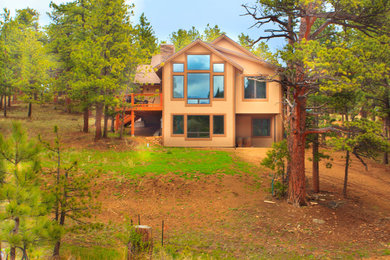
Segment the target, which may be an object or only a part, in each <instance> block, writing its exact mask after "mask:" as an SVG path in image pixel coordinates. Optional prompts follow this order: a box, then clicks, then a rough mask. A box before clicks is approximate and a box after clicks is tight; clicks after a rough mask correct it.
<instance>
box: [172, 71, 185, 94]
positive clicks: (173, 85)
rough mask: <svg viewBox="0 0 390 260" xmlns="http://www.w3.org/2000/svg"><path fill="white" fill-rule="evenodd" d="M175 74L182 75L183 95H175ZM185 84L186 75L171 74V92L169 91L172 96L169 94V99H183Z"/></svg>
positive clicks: (180, 75)
mask: <svg viewBox="0 0 390 260" xmlns="http://www.w3.org/2000/svg"><path fill="white" fill-rule="evenodd" d="M176 76H179V77H183V97H175V80H174V78H175V77H176ZM185 86H186V77H185V75H183V74H173V75H172V93H171V94H172V96H171V99H172V100H184V99H185V97H186V88H185Z"/></svg>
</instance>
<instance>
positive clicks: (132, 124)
mask: <svg viewBox="0 0 390 260" xmlns="http://www.w3.org/2000/svg"><path fill="white" fill-rule="evenodd" d="M134 118H135V116H134V110H131V136H134Z"/></svg>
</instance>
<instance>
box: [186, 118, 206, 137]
mask: <svg viewBox="0 0 390 260" xmlns="http://www.w3.org/2000/svg"><path fill="white" fill-rule="evenodd" d="M187 137H188V138H210V116H195V115H193V116H187Z"/></svg>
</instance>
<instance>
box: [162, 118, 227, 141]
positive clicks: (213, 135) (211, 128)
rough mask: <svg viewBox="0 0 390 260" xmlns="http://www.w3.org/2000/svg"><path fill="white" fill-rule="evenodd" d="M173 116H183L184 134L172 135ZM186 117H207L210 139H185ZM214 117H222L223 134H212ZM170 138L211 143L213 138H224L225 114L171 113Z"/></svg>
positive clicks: (225, 127)
mask: <svg viewBox="0 0 390 260" xmlns="http://www.w3.org/2000/svg"><path fill="white" fill-rule="evenodd" d="M173 116H183V117H184V134H174V133H173ZM188 116H209V124H210V129H209V130H210V133H209V134H210V137H209V138H191V137H187V122H188ZM214 116H223V121H224V129H223V130H224V134H214V118H213V117H214ZM170 118H171V122H170V125H171V132H170V136H171V137H184V140H185V141H212V140H213V137H217V138H218V137H226V136H227V134H226V130H227V118H226V114H223V113H216V114H210V113H172V114H171V116H170ZM163 124H164V126H165V124H166V122H164V120H163Z"/></svg>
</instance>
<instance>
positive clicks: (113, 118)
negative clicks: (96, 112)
mask: <svg viewBox="0 0 390 260" xmlns="http://www.w3.org/2000/svg"><path fill="white" fill-rule="evenodd" d="M111 132H113V133H115V116H112V117H111Z"/></svg>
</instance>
